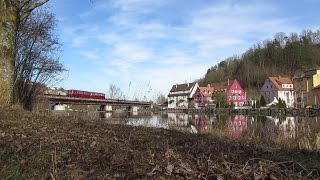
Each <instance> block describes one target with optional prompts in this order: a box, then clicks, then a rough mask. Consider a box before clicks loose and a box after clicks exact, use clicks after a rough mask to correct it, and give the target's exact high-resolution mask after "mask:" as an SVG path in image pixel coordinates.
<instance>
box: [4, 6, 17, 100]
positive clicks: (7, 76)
mask: <svg viewBox="0 0 320 180" xmlns="http://www.w3.org/2000/svg"><path fill="white" fill-rule="evenodd" d="M17 22H18V12H17V9H16V8H14V7H12V6H10V5H9V3H8V2H7V1H5V0H0V42H1V44H0V62H1V64H0V69H1V70H0V93H1V94H0V105H9V104H12V102H13V86H14V67H15V57H16V51H15V50H16V43H15V34H16V30H17V28H16V27H17V26H16V24H17Z"/></svg>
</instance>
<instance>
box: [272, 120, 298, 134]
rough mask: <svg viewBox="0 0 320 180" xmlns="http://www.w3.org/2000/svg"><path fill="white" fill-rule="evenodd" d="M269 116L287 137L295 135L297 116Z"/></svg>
mask: <svg viewBox="0 0 320 180" xmlns="http://www.w3.org/2000/svg"><path fill="white" fill-rule="evenodd" d="M267 118H268V119H269V120H271V121H273V122H274V123H275V125H276V126H277V127H278V128H279V130H281V132H283V133H284V135H285V136H286V137H295V127H296V122H295V117H283V118H282V119H280V118H279V117H271V116H267Z"/></svg>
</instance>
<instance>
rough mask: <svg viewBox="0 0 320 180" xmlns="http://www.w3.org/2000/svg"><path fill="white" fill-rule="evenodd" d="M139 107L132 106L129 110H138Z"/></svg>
mask: <svg viewBox="0 0 320 180" xmlns="http://www.w3.org/2000/svg"><path fill="white" fill-rule="evenodd" d="M138 109H139V107H138V106H132V107H131V110H132V112H138Z"/></svg>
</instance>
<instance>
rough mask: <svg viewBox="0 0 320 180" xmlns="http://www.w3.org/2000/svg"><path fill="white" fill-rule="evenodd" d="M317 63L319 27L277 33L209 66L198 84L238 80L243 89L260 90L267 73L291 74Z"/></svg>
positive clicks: (315, 65)
mask: <svg viewBox="0 0 320 180" xmlns="http://www.w3.org/2000/svg"><path fill="white" fill-rule="evenodd" d="M319 66H320V30H316V31H315V32H313V31H311V30H303V31H302V32H301V33H300V34H298V33H291V34H289V35H286V34H285V33H283V32H280V33H277V34H276V35H275V36H274V38H273V39H272V40H271V39H270V40H265V41H263V42H262V43H258V44H255V45H253V47H252V48H250V49H249V50H247V51H246V52H245V53H243V54H242V55H240V56H233V57H230V58H227V59H226V60H223V61H221V62H220V63H218V64H217V65H215V66H213V67H211V68H209V69H208V71H207V73H206V75H205V77H204V78H202V79H200V81H199V84H200V85H206V84H208V83H212V82H220V81H224V80H227V79H238V80H239V82H240V84H241V85H242V86H243V88H245V89H247V90H259V89H260V88H261V87H262V85H263V84H264V82H265V80H266V78H267V77H268V76H278V75H281V76H290V77H294V76H296V75H299V74H300V73H302V72H303V71H305V70H308V69H311V68H316V67H319Z"/></svg>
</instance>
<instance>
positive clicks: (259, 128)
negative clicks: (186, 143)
mask: <svg viewBox="0 0 320 180" xmlns="http://www.w3.org/2000/svg"><path fill="white" fill-rule="evenodd" d="M64 115H68V116H72V117H74V118H78V117H81V118H83V119H94V120H99V121H104V122H106V123H110V124H126V125H132V126H146V127H158V128H166V129H176V130H179V131H185V132H191V133H205V134H218V135H221V136H230V137H232V138H236V139H238V138H248V139H254V140H256V141H263V142H267V143H271V144H279V145H285V146H288V147H292V148H301V149H309V150H320V117H281V118H278V117H271V116H244V115H236V116H218V115H211V116H209V115H205V114H195V115H188V114H179V113H159V114H153V113H143V114H131V113H123V114H112V113H99V112H86V113H84V112H83V113H80V112H71V113H64Z"/></svg>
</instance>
